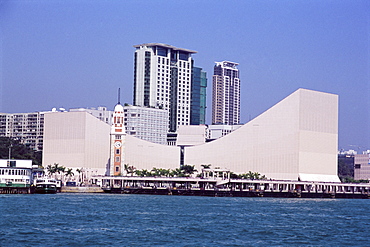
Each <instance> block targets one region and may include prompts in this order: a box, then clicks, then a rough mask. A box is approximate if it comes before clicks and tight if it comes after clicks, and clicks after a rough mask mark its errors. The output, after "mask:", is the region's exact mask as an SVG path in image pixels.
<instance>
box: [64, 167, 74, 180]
mask: <svg viewBox="0 0 370 247" xmlns="http://www.w3.org/2000/svg"><path fill="white" fill-rule="evenodd" d="M65 175H66V177H67V178H68V181H69V180H70V178H71V177H72V176H74V175H75V174H74V173H73V170H72V168H68V170H67V171H65Z"/></svg>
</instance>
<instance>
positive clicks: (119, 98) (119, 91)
mask: <svg viewBox="0 0 370 247" xmlns="http://www.w3.org/2000/svg"><path fill="white" fill-rule="evenodd" d="M120 94H121V88H118V104H121V95H120Z"/></svg>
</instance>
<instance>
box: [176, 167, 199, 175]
mask: <svg viewBox="0 0 370 247" xmlns="http://www.w3.org/2000/svg"><path fill="white" fill-rule="evenodd" d="M180 170H181V171H182V173H183V174H184V175H185V176H190V175H192V174H194V172H196V171H197V170H196V169H195V168H194V166H192V165H183V166H181V167H180Z"/></svg>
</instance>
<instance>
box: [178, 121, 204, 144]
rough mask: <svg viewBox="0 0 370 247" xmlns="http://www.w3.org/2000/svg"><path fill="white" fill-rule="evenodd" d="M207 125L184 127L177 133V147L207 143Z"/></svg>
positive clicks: (180, 127)
mask: <svg viewBox="0 0 370 247" xmlns="http://www.w3.org/2000/svg"><path fill="white" fill-rule="evenodd" d="M206 129H207V126H206V125H182V126H179V129H178V131H177V142H176V145H177V146H194V145H200V144H204V143H205V142H206Z"/></svg>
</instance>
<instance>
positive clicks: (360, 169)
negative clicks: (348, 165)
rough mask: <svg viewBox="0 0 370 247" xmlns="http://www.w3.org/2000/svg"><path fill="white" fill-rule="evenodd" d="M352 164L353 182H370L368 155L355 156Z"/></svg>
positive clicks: (369, 159) (369, 156) (369, 160)
mask: <svg viewBox="0 0 370 247" xmlns="http://www.w3.org/2000/svg"><path fill="white" fill-rule="evenodd" d="M354 163H355V164H354V166H355V169H354V170H355V171H354V178H355V180H360V179H364V180H370V154H368V153H364V154H356V155H355V157H354Z"/></svg>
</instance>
